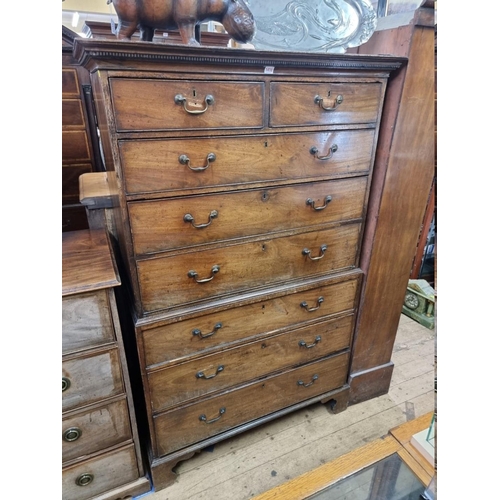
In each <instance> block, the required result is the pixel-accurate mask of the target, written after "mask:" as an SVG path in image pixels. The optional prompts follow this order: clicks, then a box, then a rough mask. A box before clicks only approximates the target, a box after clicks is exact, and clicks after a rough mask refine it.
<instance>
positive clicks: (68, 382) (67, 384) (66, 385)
mask: <svg viewBox="0 0 500 500" xmlns="http://www.w3.org/2000/svg"><path fill="white" fill-rule="evenodd" d="M70 387H71V380H70V379H69V378H68V377H63V378H62V391H63V392H64V391H66V390H68V389H69V388H70Z"/></svg>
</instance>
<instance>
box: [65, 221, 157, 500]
mask: <svg viewBox="0 0 500 500" xmlns="http://www.w3.org/2000/svg"><path fill="white" fill-rule="evenodd" d="M62 238H63V241H62V254H63V255H62V256H63V259H62V271H63V272H62V278H63V283H62V285H63V286H62V461H63V463H62V483H63V488H62V493H63V499H65V500H86V499H90V498H97V497H99V498H100V499H103V500H104V499H107V500H118V499H122V498H124V497H125V496H127V495H138V494H141V493H145V492H147V491H149V490H150V483H149V480H148V479H147V478H146V477H145V473H144V466H143V462H142V458H141V452H140V448H139V439H138V432H137V427H136V422H135V410H134V407H133V404H132V399H131V398H132V396H131V392H130V382H129V380H128V371H127V367H126V364H125V360H124V359H125V358H124V349H123V341H122V338H121V329H120V323H119V319H118V313H117V308H116V302H115V297H114V288H115V287H116V286H118V285H120V281H119V278H118V275H117V273H116V270H115V265H114V261H113V259H112V257H111V255H112V254H111V251H110V247H109V243H108V237H107V235H106V233H105V232H104V231H93V232H90V231H88V230H80V231H68V232H64V233H63V237H62Z"/></svg>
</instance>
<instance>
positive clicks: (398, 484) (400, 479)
mask: <svg viewBox="0 0 500 500" xmlns="http://www.w3.org/2000/svg"><path fill="white" fill-rule="evenodd" d="M424 491H425V486H424V485H423V484H422V483H421V482H420V480H419V479H418V478H417V476H415V474H414V473H413V472H412V471H411V470H410V469H409V468H408V466H407V465H406V464H405V463H404V462H403V461H402V460H401V458H400V457H399V455H397V454H394V455H391V456H390V457H387V458H385V459H384V460H381V461H379V462H377V463H376V464H374V465H371V466H370V467H367V468H366V469H363V470H362V471H360V472H357V473H355V474H353V475H351V476H349V477H346V478H345V479H341V480H340V481H338V482H336V483H334V484H332V485H330V486H328V487H327V488H325V489H324V490H322V491H320V492H318V493H315V494H314V495H312V496H309V497H307V498H308V499H310V500H420V499H421V498H422V497H421V495H422V494H423V493H424Z"/></svg>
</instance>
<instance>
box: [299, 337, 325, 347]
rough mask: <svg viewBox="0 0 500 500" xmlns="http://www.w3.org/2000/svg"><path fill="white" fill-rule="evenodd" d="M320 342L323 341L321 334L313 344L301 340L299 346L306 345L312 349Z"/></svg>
mask: <svg viewBox="0 0 500 500" xmlns="http://www.w3.org/2000/svg"><path fill="white" fill-rule="evenodd" d="M318 342H321V335H318V336H317V337H316V338H315V339H314V342H313V343H312V344H306V341H305V340H301V341H299V347H305V348H306V349H311V348H312V347H314V346H316V345H317V344H318Z"/></svg>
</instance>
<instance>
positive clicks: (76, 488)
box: [62, 444, 139, 500]
mask: <svg viewBox="0 0 500 500" xmlns="http://www.w3.org/2000/svg"><path fill="white" fill-rule="evenodd" d="M138 478H139V470H138V467H137V458H136V455H135V447H134V445H133V444H131V445H129V446H125V447H123V448H120V449H119V450H116V451H112V452H109V453H105V454H103V455H99V456H98V457H96V458H93V459H91V460H87V461H85V462H83V463H79V464H77V465H75V466H72V467H66V468H64V469H63V471H62V499H63V500H87V499H88V498H93V497H94V496H96V495H99V494H101V493H105V492H107V491H108V490H111V489H113V488H118V487H119V486H123V485H126V484H127V483H130V482H132V481H135V480H136V479H138Z"/></svg>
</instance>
